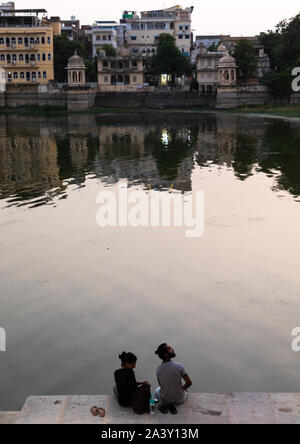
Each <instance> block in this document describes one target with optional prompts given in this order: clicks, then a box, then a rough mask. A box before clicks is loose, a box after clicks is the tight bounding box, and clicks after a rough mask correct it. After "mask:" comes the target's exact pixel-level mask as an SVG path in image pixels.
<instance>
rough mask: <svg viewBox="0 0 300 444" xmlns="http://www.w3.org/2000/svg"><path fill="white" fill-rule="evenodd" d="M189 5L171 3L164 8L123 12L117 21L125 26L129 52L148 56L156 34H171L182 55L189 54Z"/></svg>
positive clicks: (191, 10) (151, 51)
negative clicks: (186, 6) (168, 6)
mask: <svg viewBox="0 0 300 444" xmlns="http://www.w3.org/2000/svg"><path fill="white" fill-rule="evenodd" d="M193 9H194V8H193V7H190V8H185V9H182V8H181V6H174V7H172V8H168V9H162V10H154V11H143V12H141V13H140V14H138V13H137V12H135V11H124V12H123V17H122V19H121V20H120V23H122V24H125V25H126V42H127V45H128V47H129V49H130V51H131V52H132V54H138V53H142V54H144V55H150V54H153V53H155V51H156V42H157V39H158V37H159V35H160V34H162V33H167V34H171V35H172V36H174V37H175V39H176V45H177V47H178V48H179V50H180V51H181V52H182V53H183V54H185V55H186V56H188V57H189V56H190V52H191V46H192V41H193V36H192V30H191V16H192V12H193Z"/></svg>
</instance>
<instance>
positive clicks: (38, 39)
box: [35, 37, 40, 45]
mask: <svg viewBox="0 0 300 444" xmlns="http://www.w3.org/2000/svg"><path fill="white" fill-rule="evenodd" d="M35 43H36V44H37V45H39V44H40V38H39V37H37V38H36V40H35Z"/></svg>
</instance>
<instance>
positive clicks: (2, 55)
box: [0, 54, 5, 62]
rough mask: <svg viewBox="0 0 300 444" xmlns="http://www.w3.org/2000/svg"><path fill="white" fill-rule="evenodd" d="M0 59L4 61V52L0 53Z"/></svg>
mask: <svg viewBox="0 0 300 444" xmlns="http://www.w3.org/2000/svg"><path fill="white" fill-rule="evenodd" d="M0 61H1V62H5V55H4V54H0Z"/></svg>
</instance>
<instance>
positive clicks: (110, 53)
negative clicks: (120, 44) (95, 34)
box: [97, 44, 117, 57]
mask: <svg viewBox="0 0 300 444" xmlns="http://www.w3.org/2000/svg"><path fill="white" fill-rule="evenodd" d="M100 51H105V54H106V57H116V55H117V50H116V49H115V48H114V47H113V46H112V45H107V44H105V45H102V47H101V49H100V48H98V49H97V54H99V52H100Z"/></svg>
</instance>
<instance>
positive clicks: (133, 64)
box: [131, 60, 137, 68]
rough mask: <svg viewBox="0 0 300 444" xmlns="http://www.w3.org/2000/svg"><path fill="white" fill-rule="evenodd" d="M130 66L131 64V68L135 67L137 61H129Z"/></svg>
mask: <svg viewBox="0 0 300 444" xmlns="http://www.w3.org/2000/svg"><path fill="white" fill-rule="evenodd" d="M131 66H132V68H136V67H137V62H136V61H135V60H134V61H133V62H132V63H131Z"/></svg>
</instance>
